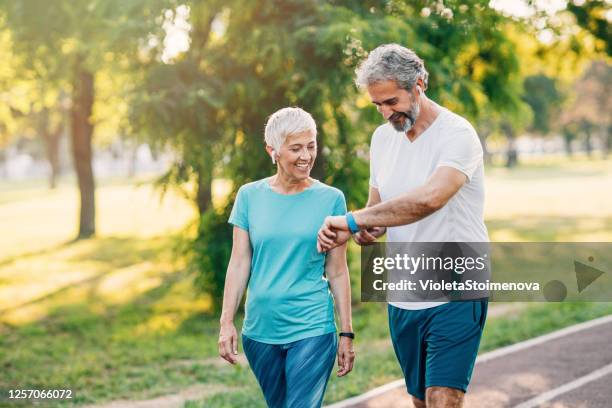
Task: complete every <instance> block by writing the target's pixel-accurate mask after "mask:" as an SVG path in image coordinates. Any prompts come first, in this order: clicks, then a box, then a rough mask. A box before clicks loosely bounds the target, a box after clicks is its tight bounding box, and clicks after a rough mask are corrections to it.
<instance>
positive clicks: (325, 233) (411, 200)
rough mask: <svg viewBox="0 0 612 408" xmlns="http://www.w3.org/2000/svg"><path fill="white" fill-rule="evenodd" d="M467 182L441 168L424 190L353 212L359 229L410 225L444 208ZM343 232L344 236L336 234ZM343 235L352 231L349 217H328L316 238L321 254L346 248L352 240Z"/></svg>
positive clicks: (457, 174) (451, 170)
mask: <svg viewBox="0 0 612 408" xmlns="http://www.w3.org/2000/svg"><path fill="white" fill-rule="evenodd" d="M466 181H467V176H466V175H465V174H464V173H462V172H461V171H459V170H457V169H455V168H452V167H447V166H441V167H439V168H438V169H436V171H434V173H433V174H432V175H431V177H430V178H429V179H428V180H427V181H426V182H425V184H423V185H422V186H420V187H417V188H416V189H414V190H412V191H409V192H407V193H404V194H402V195H400V196H398V197H396V198H394V199H392V200H389V201H385V202H381V203H378V204H376V205H374V206H372V207H368V208H364V209H362V210H358V211H354V212H353V216H354V217H355V221H356V222H357V225H358V226H359V228H360V229H368V228H372V227H377V226H384V227H393V226H396V225H406V224H411V223H413V222H416V221H419V220H421V219H423V218H425V217H427V216H428V215H430V214H432V213H434V212H436V211H437V210H439V209H440V208H442V207H444V205H445V204H446V203H447V202H448V201H449V200H450V199H451V198H452V197H453V196H454V195H455V194H456V193H457V191H459V189H460V188H461V187H462V186H463V185H464V184H465V182H466ZM340 231H342V232H343V233H342V234H337V233H336V232H340ZM344 231H349V228H348V224H347V223H346V217H344V216H336V217H327V218H326V219H325V222H324V223H323V226H322V227H321V229H320V230H319V234H318V236H317V237H318V245H317V246H318V248H319V250H320V251H328V250H330V249H332V248H335V247H336V246H338V245H342V244H344V243H345V242H346V241H347V240H348V238H349V237H348V236H347V234H346V233H345V232H344Z"/></svg>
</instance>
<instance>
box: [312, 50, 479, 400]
mask: <svg viewBox="0 0 612 408" xmlns="http://www.w3.org/2000/svg"><path fill="white" fill-rule="evenodd" d="M356 74H357V79H356V83H357V85H358V86H359V87H360V88H362V89H363V88H365V89H366V90H367V92H368V94H369V97H370V99H371V100H372V103H374V104H375V105H376V107H377V108H378V111H379V112H380V113H381V115H382V116H383V117H384V119H385V120H386V121H388V123H386V124H384V125H382V126H380V127H378V129H376V131H375V132H374V135H373V136H372V142H371V146H370V194H369V199H368V203H367V207H366V208H364V209H361V210H358V211H354V212H352V213H347V214H346V215H344V216H334V217H328V218H326V220H325V222H324V224H323V226H322V227H321V229H320V230H319V234H318V243H317V245H318V248H319V250H320V251H328V250H329V249H331V248H334V247H335V246H337V245H341V244H342V243H344V242H346V241H347V240H348V239H349V237H350V236H351V235H353V238H354V240H355V241H356V242H357V243H358V244H360V245H367V244H368V243H371V242H373V241H375V240H376V239H377V238H378V237H380V236H382V235H383V234H384V233H385V232H386V233H387V242H488V234H487V229H486V227H485V225H484V222H483V206H484V171H483V160H482V159H483V153H482V147H481V145H480V142H479V140H478V136H477V134H476V132H475V130H474V128H473V127H472V126H471V125H470V123H469V122H468V121H467V120H466V119H464V118H462V117H461V116H459V115H457V114H455V113H453V112H451V111H449V110H448V109H446V108H444V107H442V106H440V105H438V104H437V103H436V102H434V101H433V100H431V99H429V98H428V97H427V95H426V94H425V91H426V90H427V85H428V83H427V80H428V73H427V70H426V69H425V66H424V64H423V61H422V60H421V59H420V58H419V57H418V56H417V55H416V54H415V53H414V52H413V51H412V50H409V49H407V48H405V47H402V46H400V45H397V44H386V45H382V46H379V47H378V48H376V49H375V50H373V51H372V52H371V53H370V54H369V56H368V58H367V59H366V60H365V61H363V62H362V64H361V65H360V66H359V67H358V68H357V70H356ZM388 310H389V327H390V332H391V338H392V341H393V347H394V349H395V353H396V356H397V358H398V360H399V363H400V365H401V367H402V371H403V373H404V376H405V379H406V386H407V389H408V392H409V393H410V395H411V396H412V399H413V402H414V405H415V406H416V407H417V408H419V407H425V406H426V407H460V406H461V405H462V403H463V397H464V393H465V392H466V389H467V386H468V383H469V380H470V377H471V374H472V370H473V367H474V361H475V359H476V355H477V352H478V347H479V344H480V338H481V334H482V329H483V326H484V322H485V319H486V312H487V302H486V300H477V301H470V302H450V303H449V302H390V303H389V306H388Z"/></svg>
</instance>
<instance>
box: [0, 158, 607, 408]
mask: <svg viewBox="0 0 612 408" xmlns="http://www.w3.org/2000/svg"><path fill="white" fill-rule="evenodd" d="M487 179H488V180H487V202H486V218H487V225H488V227H489V231H490V235H491V238H492V240H497V241H512V240H515V241H563V240H566V241H579V240H582V241H589V240H592V241H606V240H607V241H610V240H612V210H610V208H609V203H610V202H611V199H612V191H610V190H611V189H610V188H609V186H610V185H612V162H606V161H593V162H588V161H585V160H576V161H573V162H567V163H562V162H559V161H553V162H549V163H541V162H540V163H530V164H526V165H525V166H523V167H521V168H518V169H515V170H512V171H507V170H506V169H503V168H490V169H487ZM0 191H2V194H1V198H0V225H2V226H3V227H4V228H5V231H10V233H9V234H2V237H0V373H1V375H0V389H7V388H22V389H23V388H37V389H41V388H44V389H49V388H66V387H70V388H73V389H74V390H75V399H74V400H73V401H72V402H70V403H63V405H72V404H85V403H97V402H104V401H111V400H119V399H128V400H137V399H149V398H154V397H156V396H161V395H167V394H173V393H177V392H179V391H180V390H183V389H186V388H189V387H193V386H198V385H199V386H201V387H202V389H203V392H201V393H200V394H199V396H196V397H195V398H194V399H195V400H194V401H192V402H190V403H188V404H187V405H188V406H192V407H236V406H249V407H258V406H261V407H263V406H264V403H263V398H262V396H261V392H260V390H259V388H258V386H257V384H256V381H255V378H254V377H253V375H252V373H251V372H250V370H249V369H248V368H247V367H245V366H229V365H227V364H223V362H221V361H220V360H219V359H218V357H217V356H216V354H217V351H216V340H217V335H218V323H217V322H218V318H217V317H215V316H213V315H212V314H211V313H210V299H208V298H207V297H206V296H202V295H199V294H198V293H197V292H196V291H195V290H194V288H193V284H192V279H193V276H192V275H190V274H189V273H188V272H187V271H188V268H187V265H186V264H185V260H184V258H183V256H182V255H181V252H180V250H179V249H180V248H182V247H183V246H184V245H185V243H186V241H185V238H184V234H185V231H187V232H186V234H187V235H188V234H190V233H191V231H192V230H191V229H187V230H185V226H186V225H189V223H190V222H191V220H192V219H193V216H194V211H193V208H192V206H191V205H190V204H189V203H186V202H185V201H184V199H182V198H181V197H179V196H178V195H176V194H173V193H169V195H168V196H167V197H166V198H165V200H164V201H162V202H160V200H159V197H158V195H157V194H156V193H155V192H154V191H153V190H152V188H151V187H150V185H148V184H144V185H139V186H135V185H134V184H131V183H129V182H123V181H121V182H116V181H113V182H109V183H100V187H99V189H98V191H97V202H98V225H99V234H98V237H97V238H95V239H92V240H87V241H82V242H72V241H71V239H72V237H73V236H74V235H75V233H76V199H77V194H76V191H75V190H74V188H73V187H72V186H71V185H69V184H62V185H60V187H59V188H58V189H57V190H56V191H48V190H46V189H44V188H42V187H41V186H37V185H27V186H21V187H19V186H15V185H11V186H7V185H0ZM24 214H27V216H25V217H24V216H23V215H24ZM353 251H354V248H353ZM351 270H352V271H353V276H352V279H353V294H354V298H355V299H356V300H355V307H354V317H353V319H354V327H355V330H356V332H357V333H358V336H359V337H358V340H357V342H356V351H357V360H356V365H355V370H354V371H353V372H352V373H351V374H350V375H349V376H347V377H345V378H341V379H338V378H335V377H333V378H332V380H331V381H330V383H329V387H328V392H327V394H326V399H325V401H326V402H327V403H329V402H333V401H337V400H340V399H343V398H347V397H350V396H353V395H357V394H360V393H362V392H364V391H366V390H367V389H370V388H373V387H375V386H378V385H381V384H384V383H386V382H389V381H392V380H394V379H397V378H400V377H401V373H400V371H399V366H398V364H397V362H396V360H395V357H394V355H393V350H392V348H391V347H390V343H389V334H388V328H387V324H386V319H387V316H386V306H385V305H384V304H377V303H369V304H362V303H360V302H358V299H359V282H358V281H359V277H358V273H357V271H358V270H359V260H358V258H357V257H356V256H352V257H351ZM610 313H612V304H608V303H581V304H579V303H557V304H535V303H534V304H529V305H526V306H525V307H524V308H522V309H512V310H511V311H510V312H509V313H508V314H507V315H504V316H500V317H492V318H490V319H489V321H488V322H487V327H486V330H485V335H484V337H483V341H482V348H481V351H483V352H484V351H487V350H491V349H494V348H496V347H500V346H503V345H507V344H511V343H513V342H516V341H520V340H524V339H527V338H530V337H533V336H535V335H539V334H543V333H546V332H549V331H551V330H554V329H557V328H561V327H564V326H567V325H569V324H573V323H576V322H580V321H584V320H588V319H591V318H594V317H597V316H601V315H605V314H610ZM237 326H238V327H239V326H240V321H238V322H237ZM2 404H3V402H1V401H0V405H2ZM13 405H15V404H13ZM23 405H24V406H25V405H27V403H24V404H23ZM51 405H59V406H61V405H62V403H54V404H51Z"/></svg>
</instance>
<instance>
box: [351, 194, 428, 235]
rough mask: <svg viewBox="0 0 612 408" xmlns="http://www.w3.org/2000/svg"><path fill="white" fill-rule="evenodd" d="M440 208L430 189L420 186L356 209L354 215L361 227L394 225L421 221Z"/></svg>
mask: <svg viewBox="0 0 612 408" xmlns="http://www.w3.org/2000/svg"><path fill="white" fill-rule="evenodd" d="M439 208H440V206H439V205H438V203H436V202H435V200H433V199H432V194H431V193H430V192H429V191H428V189H427V188H425V187H419V188H417V189H415V190H413V191H410V192H408V193H405V194H402V195H401V196H399V197H396V198H394V199H392V200H389V201H385V202H382V203H378V204H376V205H373V206H371V207H367V208H364V209H362V210H358V211H354V212H353V215H354V216H355V221H356V222H357V225H358V226H359V227H360V228H361V229H365V228H371V227H394V226H397V225H406V224H411V223H413V222H416V221H419V220H420V219H423V218H425V217H427V216H428V215H429V214H431V213H433V212H435V211H436V210H437V209H439Z"/></svg>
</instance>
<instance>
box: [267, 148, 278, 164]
mask: <svg viewBox="0 0 612 408" xmlns="http://www.w3.org/2000/svg"><path fill="white" fill-rule="evenodd" d="M266 151H267V152H268V154H269V155H270V157H271V158H272V164H276V150H274V148H273V147H272V146H266Z"/></svg>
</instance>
